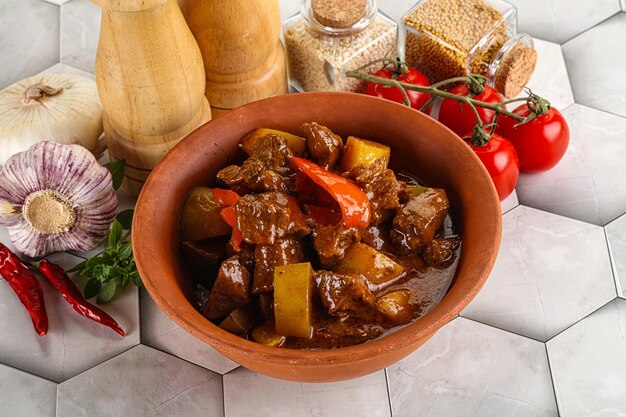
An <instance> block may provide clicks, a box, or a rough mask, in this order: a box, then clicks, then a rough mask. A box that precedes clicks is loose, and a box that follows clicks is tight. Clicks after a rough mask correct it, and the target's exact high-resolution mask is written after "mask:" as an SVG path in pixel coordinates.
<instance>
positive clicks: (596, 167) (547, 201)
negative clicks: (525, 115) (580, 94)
mask: <svg viewBox="0 0 626 417" xmlns="http://www.w3.org/2000/svg"><path fill="white" fill-rule="evenodd" d="M563 116H564V117H565V119H566V120H567V122H568V124H569V128H570V143H569V148H568V150H567V153H566V154H565V156H564V157H563V159H562V160H561V162H559V164H558V165H557V166H556V167H554V168H553V169H551V170H550V171H547V172H543V173H541V174H522V175H520V179H519V182H518V183H517V195H518V198H519V200H520V203H521V204H524V205H528V206H532V207H536V208H540V209H542V210H546V211H549V212H552V213H557V214H561V215H564V216H567V217H571V218H574V219H578V220H583V221H586V222H589V223H595V224H598V225H604V224H606V223H608V222H610V221H611V220H613V219H615V218H616V217H618V216H620V215H621V214H623V213H625V212H626V187H624V178H626V164H624V155H626V140H624V138H625V137H626V118H623V117H619V116H614V115H611V114H608V113H604V112H600V111H598V110H594V109H591V108H588V107H585V106H581V105H578V104H574V105H572V106H570V107H568V108H567V109H565V110H564V111H563Z"/></svg>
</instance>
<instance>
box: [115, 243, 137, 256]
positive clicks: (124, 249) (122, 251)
mask: <svg viewBox="0 0 626 417" xmlns="http://www.w3.org/2000/svg"><path fill="white" fill-rule="evenodd" d="M117 255H118V256H119V257H120V258H121V259H130V258H131V257H132V256H133V247H132V245H131V244H130V242H127V243H124V244H123V245H122V246H120V248H119V249H118V250H117Z"/></svg>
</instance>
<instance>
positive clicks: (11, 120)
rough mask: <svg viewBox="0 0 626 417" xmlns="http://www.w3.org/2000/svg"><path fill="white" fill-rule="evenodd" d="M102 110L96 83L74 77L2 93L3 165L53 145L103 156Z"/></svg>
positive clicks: (37, 80) (32, 81) (39, 80)
mask: <svg viewBox="0 0 626 417" xmlns="http://www.w3.org/2000/svg"><path fill="white" fill-rule="evenodd" d="M101 134H102V105H101V104H100V100H99V98H98V90H97V89H96V83H95V81H93V80H90V79H89V78H85V77H81V76H77V75H71V74H47V75H38V76H35V77H30V78H26V79H24V80H21V81H18V82H17V83H15V84H13V85H10V86H9V87H7V88H5V89H4V90H2V91H0V165H2V164H4V163H5V162H6V160H7V159H8V158H9V157H10V156H11V155H14V154H16V153H18V152H22V151H25V150H26V149H28V148H29V147H30V146H31V145H33V144H35V143H37V142H41V141H42V140H50V141H53V142H58V143H65V144H70V143H71V144H77V145H81V146H84V147H85V148H87V149H89V150H90V151H92V152H94V153H96V154H97V153H98V152H101V151H102V145H103V141H101V140H100V136H101Z"/></svg>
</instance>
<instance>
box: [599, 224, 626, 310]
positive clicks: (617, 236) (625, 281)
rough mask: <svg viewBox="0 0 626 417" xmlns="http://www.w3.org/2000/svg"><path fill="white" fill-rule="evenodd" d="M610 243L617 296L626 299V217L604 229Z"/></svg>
mask: <svg viewBox="0 0 626 417" xmlns="http://www.w3.org/2000/svg"><path fill="white" fill-rule="evenodd" d="M604 230H605V232H606V238H607V240H608V243H609V251H610V252H611V260H612V261H613V273H614V274H615V284H616V286H617V293H618V294H617V295H619V296H620V297H622V298H626V215H624V216H622V217H620V218H618V219H617V220H614V221H612V222H611V223H609V224H608V225H606V226H605V227H604Z"/></svg>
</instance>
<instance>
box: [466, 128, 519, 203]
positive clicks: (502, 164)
mask: <svg viewBox="0 0 626 417" xmlns="http://www.w3.org/2000/svg"><path fill="white" fill-rule="evenodd" d="M470 135H471V134H470ZM470 135H466V136H470ZM467 143H468V144H469V145H470V146H471V147H472V149H473V150H474V152H475V153H476V155H477V156H478V158H479V159H480V160H481V162H482V163H483V165H484V166H485V168H487V171H488V172H489V175H490V176H491V179H492V180H493V184H494V185H495V187H496V191H497V192H498V197H500V201H502V200H504V199H505V198H507V197H508V196H509V195H510V194H511V193H512V192H513V190H514V189H515V185H516V184H517V178H518V177H519V162H518V160H517V153H516V152H515V148H514V147H513V145H512V144H511V142H509V141H508V140H506V139H504V138H503V137H502V136H500V135H498V134H497V133H494V134H493V135H492V136H491V139H489V142H487V144H486V145H482V146H476V145H472V144H471V143H469V142H467Z"/></svg>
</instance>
